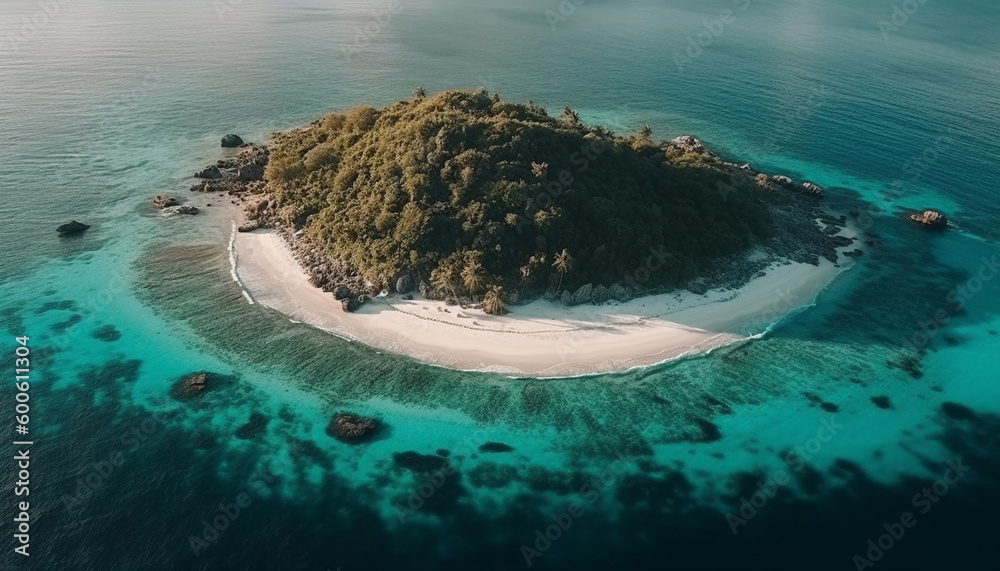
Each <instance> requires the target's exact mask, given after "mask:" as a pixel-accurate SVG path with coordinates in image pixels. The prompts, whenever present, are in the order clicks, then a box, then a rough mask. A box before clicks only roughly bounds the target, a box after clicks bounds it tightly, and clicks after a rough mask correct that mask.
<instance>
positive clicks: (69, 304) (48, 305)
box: [35, 299, 76, 315]
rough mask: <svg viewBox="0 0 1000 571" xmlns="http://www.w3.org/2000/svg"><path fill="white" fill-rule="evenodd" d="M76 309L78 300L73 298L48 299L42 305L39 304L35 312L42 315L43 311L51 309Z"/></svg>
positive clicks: (46, 311)
mask: <svg viewBox="0 0 1000 571" xmlns="http://www.w3.org/2000/svg"><path fill="white" fill-rule="evenodd" d="M74 310H76V302H75V301H73V300H72V299H63V300H60V301H47V302H45V303H43V304H42V305H39V306H38V309H36V310H35V313H36V314H38V315H41V314H43V313H48V312H50V311H74Z"/></svg>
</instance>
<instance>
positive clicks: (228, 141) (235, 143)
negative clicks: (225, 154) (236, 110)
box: [222, 134, 246, 148]
mask: <svg viewBox="0 0 1000 571" xmlns="http://www.w3.org/2000/svg"><path fill="white" fill-rule="evenodd" d="M244 144H246V143H244V142H243V139H241V138H240V136H239V135H233V134H229V135H226V136H224V137H222V146H223V147H228V148H231V147H239V146H241V145H244Z"/></svg>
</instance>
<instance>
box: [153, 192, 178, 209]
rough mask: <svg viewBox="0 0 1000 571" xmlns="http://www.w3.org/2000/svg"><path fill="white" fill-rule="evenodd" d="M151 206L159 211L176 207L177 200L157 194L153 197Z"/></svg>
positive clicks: (166, 195)
mask: <svg viewBox="0 0 1000 571" xmlns="http://www.w3.org/2000/svg"><path fill="white" fill-rule="evenodd" d="M153 206H155V207H156V208H160V209H163V208H167V207H170V206H177V199H176V198H174V197H173V196H170V195H169V194H157V195H156V196H154V197H153Z"/></svg>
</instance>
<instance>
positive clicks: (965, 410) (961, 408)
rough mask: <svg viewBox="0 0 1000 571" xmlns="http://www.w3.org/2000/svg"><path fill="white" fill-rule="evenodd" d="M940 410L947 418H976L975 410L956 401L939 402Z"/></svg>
mask: <svg viewBox="0 0 1000 571" xmlns="http://www.w3.org/2000/svg"><path fill="white" fill-rule="evenodd" d="M941 412H943V413H944V414H945V415H946V416H948V418H953V419H955V420H972V419H974V418H976V412H975V411H974V410H972V409H971V408H969V407H967V406H965V405H962V404H958V403H956V402H946V403H942V404H941Z"/></svg>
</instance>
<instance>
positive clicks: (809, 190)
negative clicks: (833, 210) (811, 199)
mask: <svg viewBox="0 0 1000 571" xmlns="http://www.w3.org/2000/svg"><path fill="white" fill-rule="evenodd" d="M801 188H802V192H804V193H805V194H811V195H813V196H821V195H822V194H823V189H822V188H820V187H819V186H817V185H815V184H813V183H811V182H804V183H802V187H801Z"/></svg>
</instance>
